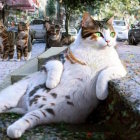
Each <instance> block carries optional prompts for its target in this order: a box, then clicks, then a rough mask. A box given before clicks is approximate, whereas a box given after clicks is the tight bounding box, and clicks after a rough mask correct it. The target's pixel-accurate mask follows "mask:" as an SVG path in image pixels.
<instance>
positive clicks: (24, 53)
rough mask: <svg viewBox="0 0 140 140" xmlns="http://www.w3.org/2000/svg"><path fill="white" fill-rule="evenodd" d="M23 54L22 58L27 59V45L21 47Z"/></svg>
mask: <svg viewBox="0 0 140 140" xmlns="http://www.w3.org/2000/svg"><path fill="white" fill-rule="evenodd" d="M23 55H24V59H25V60H26V61H27V60H28V47H27V46H25V47H24V49H23Z"/></svg>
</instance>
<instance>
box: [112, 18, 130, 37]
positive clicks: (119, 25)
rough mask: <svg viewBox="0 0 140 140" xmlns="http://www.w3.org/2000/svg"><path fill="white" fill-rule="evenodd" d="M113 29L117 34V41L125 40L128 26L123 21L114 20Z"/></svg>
mask: <svg viewBox="0 0 140 140" xmlns="http://www.w3.org/2000/svg"><path fill="white" fill-rule="evenodd" d="M113 27H114V29H115V31H116V33H117V40H127V39H128V31H129V25H128V24H127V23H126V21H125V20H114V21H113Z"/></svg>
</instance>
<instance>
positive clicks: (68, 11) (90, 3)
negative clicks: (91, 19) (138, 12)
mask: <svg viewBox="0 0 140 140" xmlns="http://www.w3.org/2000/svg"><path fill="white" fill-rule="evenodd" d="M60 2H61V3H62V5H63V6H64V8H65V15H66V20H65V29H66V35H68V27H69V20H70V16H71V15H72V14H74V13H75V12H83V11H84V10H85V11H88V12H90V13H91V14H93V15H95V14H96V15H98V17H99V18H102V19H103V18H105V17H109V16H111V15H115V16H118V17H124V16H125V14H130V15H131V14H132V13H133V12H134V11H135V10H134V9H137V8H138V7H139V5H140V0H133V1H132V0H60Z"/></svg>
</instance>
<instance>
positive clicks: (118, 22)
mask: <svg viewBox="0 0 140 140" xmlns="http://www.w3.org/2000/svg"><path fill="white" fill-rule="evenodd" d="M113 24H114V26H125V22H124V21H114V22H113Z"/></svg>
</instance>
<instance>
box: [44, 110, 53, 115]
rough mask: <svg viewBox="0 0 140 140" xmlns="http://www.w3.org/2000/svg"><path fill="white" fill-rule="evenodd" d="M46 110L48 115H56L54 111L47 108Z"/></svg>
mask: <svg viewBox="0 0 140 140" xmlns="http://www.w3.org/2000/svg"><path fill="white" fill-rule="evenodd" d="M45 110H46V111H47V112H48V113H50V114H52V115H55V113H54V111H53V109H51V108H47V109H45Z"/></svg>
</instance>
